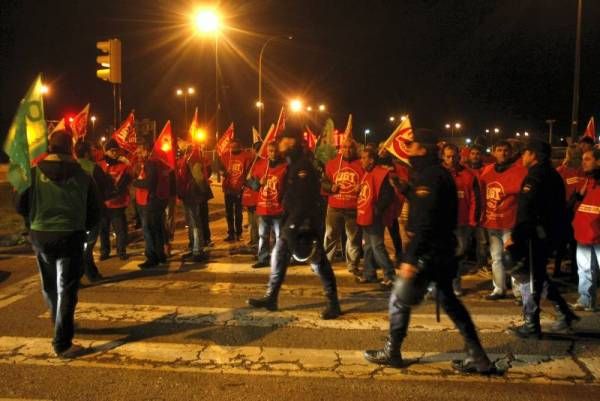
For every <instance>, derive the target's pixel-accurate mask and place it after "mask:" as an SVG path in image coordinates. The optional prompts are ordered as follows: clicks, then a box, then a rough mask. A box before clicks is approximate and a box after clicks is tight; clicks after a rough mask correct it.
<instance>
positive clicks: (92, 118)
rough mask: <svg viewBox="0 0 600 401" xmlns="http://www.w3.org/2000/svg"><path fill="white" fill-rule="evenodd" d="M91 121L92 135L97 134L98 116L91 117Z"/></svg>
mask: <svg viewBox="0 0 600 401" xmlns="http://www.w3.org/2000/svg"><path fill="white" fill-rule="evenodd" d="M90 121H91V122H92V135H94V133H95V132H96V116H94V115H93V116H91V117H90Z"/></svg>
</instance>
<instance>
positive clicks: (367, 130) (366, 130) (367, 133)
mask: <svg viewBox="0 0 600 401" xmlns="http://www.w3.org/2000/svg"><path fill="white" fill-rule="evenodd" d="M370 133H371V130H370V129H368V128H367V129H365V146H367V135H369V134H370Z"/></svg>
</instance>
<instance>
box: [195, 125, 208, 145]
mask: <svg viewBox="0 0 600 401" xmlns="http://www.w3.org/2000/svg"><path fill="white" fill-rule="evenodd" d="M194 140H195V141H197V142H204V141H205V140H206V130H205V129H203V128H197V129H196V131H195V132H194Z"/></svg>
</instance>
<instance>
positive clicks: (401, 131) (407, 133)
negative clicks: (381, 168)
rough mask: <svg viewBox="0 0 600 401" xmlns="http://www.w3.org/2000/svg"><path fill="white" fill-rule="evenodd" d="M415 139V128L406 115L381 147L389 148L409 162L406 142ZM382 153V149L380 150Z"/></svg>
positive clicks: (401, 158) (398, 156)
mask: <svg viewBox="0 0 600 401" xmlns="http://www.w3.org/2000/svg"><path fill="white" fill-rule="evenodd" d="M412 140H413V130H412V126H411V124H410V119H409V118H408V117H406V118H405V119H404V121H401V122H400V125H398V127H396V129H395V130H394V132H392V134H391V135H390V136H389V138H388V139H387V140H386V141H385V143H384V144H383V146H382V147H381V149H387V151H388V152H390V153H391V154H393V155H394V156H396V157H397V158H398V159H400V160H402V161H404V162H406V163H408V153H407V151H406V142H409V141H412ZM379 152H380V154H381V150H380V151H379Z"/></svg>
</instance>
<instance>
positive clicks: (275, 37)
mask: <svg viewBox="0 0 600 401" xmlns="http://www.w3.org/2000/svg"><path fill="white" fill-rule="evenodd" d="M282 38H287V39H288V40H292V39H293V38H294V37H293V36H286V35H274V36H271V37H270V38H268V39H267V40H266V42H265V43H264V44H263V45H262V47H261V48H260V53H259V54H258V103H260V104H261V106H260V107H258V134H259V135H262V113H263V110H264V107H265V105H264V103H263V98H262V59H263V54H264V52H265V49H266V48H267V45H268V44H269V43H271V42H272V41H274V40H275V39H282ZM258 103H257V104H258Z"/></svg>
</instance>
